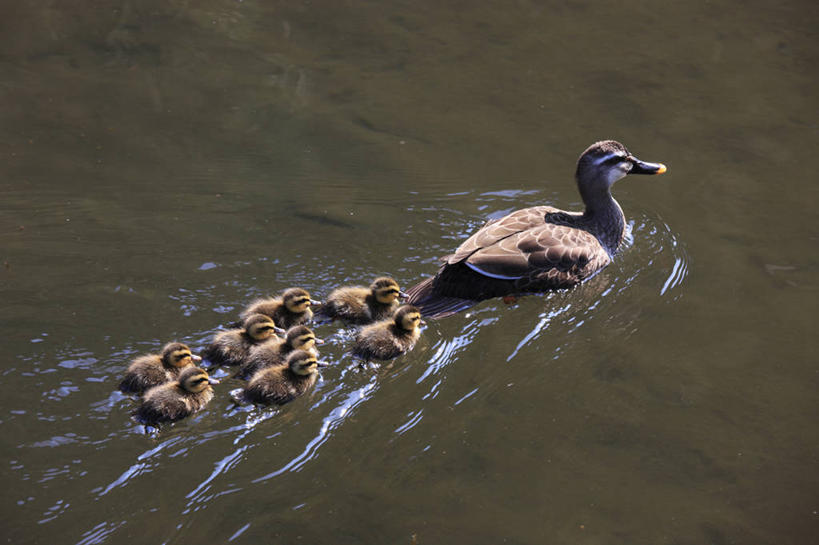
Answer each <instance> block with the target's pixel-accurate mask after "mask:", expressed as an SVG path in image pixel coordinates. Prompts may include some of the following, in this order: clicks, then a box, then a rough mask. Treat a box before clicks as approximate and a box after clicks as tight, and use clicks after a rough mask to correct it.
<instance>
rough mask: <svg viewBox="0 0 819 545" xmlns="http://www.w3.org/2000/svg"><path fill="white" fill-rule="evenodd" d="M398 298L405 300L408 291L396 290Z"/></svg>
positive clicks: (407, 297) (407, 296)
mask: <svg viewBox="0 0 819 545" xmlns="http://www.w3.org/2000/svg"><path fill="white" fill-rule="evenodd" d="M398 298H399V299H402V300H404V301H406V300H407V299H409V293H407V292H405V291H399V292H398Z"/></svg>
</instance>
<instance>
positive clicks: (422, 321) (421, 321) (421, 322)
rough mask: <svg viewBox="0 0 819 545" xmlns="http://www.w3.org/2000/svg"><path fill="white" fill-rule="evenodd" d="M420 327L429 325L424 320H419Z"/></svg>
mask: <svg viewBox="0 0 819 545" xmlns="http://www.w3.org/2000/svg"><path fill="white" fill-rule="evenodd" d="M418 325H427V323H426V322H425V321H424V320H419V321H418Z"/></svg>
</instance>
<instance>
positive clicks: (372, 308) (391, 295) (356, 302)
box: [315, 276, 407, 325]
mask: <svg viewBox="0 0 819 545" xmlns="http://www.w3.org/2000/svg"><path fill="white" fill-rule="evenodd" d="M406 297H407V294H406V293H404V292H402V291H401V288H400V287H399V285H398V282H396V281H395V280H394V279H393V278H390V277H388V276H382V277H379V278H376V279H375V280H373V281H372V283H370V285H369V287H366V286H345V287H341V288H337V289H335V290H333V291H332V292H331V293H330V295H329V296H328V297H327V299H326V301H325V302H324V304H323V305H321V307H319V309H318V310H317V311H316V316H315V319H316V320H317V321H319V320H327V321H332V320H341V321H343V322H346V323H348V324H355V325H362V324H371V323H373V322H377V321H379V320H384V319H385V318H389V317H390V316H392V314H393V312H395V309H396V308H398V300H399V298H401V299H406Z"/></svg>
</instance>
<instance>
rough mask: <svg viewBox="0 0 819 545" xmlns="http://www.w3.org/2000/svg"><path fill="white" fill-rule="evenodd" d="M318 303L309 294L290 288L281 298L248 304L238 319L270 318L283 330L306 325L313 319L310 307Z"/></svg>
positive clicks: (258, 300) (259, 300) (318, 303)
mask: <svg viewBox="0 0 819 545" xmlns="http://www.w3.org/2000/svg"><path fill="white" fill-rule="evenodd" d="M320 304H321V302H320V301H316V300H314V299H311V298H310V293H308V292H307V290H303V289H301V288H290V289H287V290H285V291H284V293H282V295H281V297H271V298H269V299H257V300H255V301H253V302H252V303H250V306H248V307H247V308H246V309H245V310H244V311H243V312H242V313H241V314H240V315H239V317H240V318H242V319H244V318H245V317H247V316H249V315H251V314H264V315H265V316H270V317H271V318H273V320H275V322H276V323H277V324H278V325H280V326H281V327H283V328H285V329H289V328H291V327H293V326H294V325H301V324H306V323H307V322H309V321H310V320H312V319H313V311H312V310H311V309H310V305H320Z"/></svg>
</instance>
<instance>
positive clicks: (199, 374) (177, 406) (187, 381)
mask: <svg viewBox="0 0 819 545" xmlns="http://www.w3.org/2000/svg"><path fill="white" fill-rule="evenodd" d="M211 384H219V381H218V380H216V379H215V378H211V377H209V376H208V373H207V371H205V370H204V369H202V368H201V367H186V368H185V369H184V370H183V371H182V372H181V373H179V378H177V379H176V380H175V381H173V382H167V383H165V384H160V385H159V386H154V387H153V388H151V389H150V390H148V391H147V392H145V396H144V397H143V398H142V403H141V404H140V406H139V407H137V409H136V410H135V411H134V417H135V418H136V419H137V420H138V421H139V422H141V423H143V424H145V425H152V426H153V425H157V424H159V423H162V422H174V421H176V420H180V419H182V418H185V417H186V416H190V415H192V414H193V413H195V412H197V411H199V410H201V409H202V408H203V407H204V406H205V405H207V404H208V402H209V401H210V400H211V399H213V388H211Z"/></svg>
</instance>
